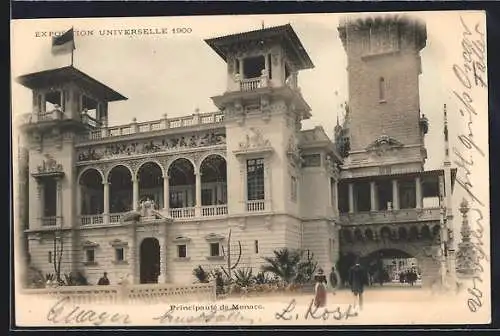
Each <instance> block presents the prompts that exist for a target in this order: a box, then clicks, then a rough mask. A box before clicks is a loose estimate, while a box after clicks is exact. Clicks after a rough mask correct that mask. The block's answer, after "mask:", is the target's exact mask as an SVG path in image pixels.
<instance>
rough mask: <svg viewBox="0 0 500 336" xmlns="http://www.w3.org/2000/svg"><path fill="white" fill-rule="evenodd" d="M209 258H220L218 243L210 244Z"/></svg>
mask: <svg viewBox="0 0 500 336" xmlns="http://www.w3.org/2000/svg"><path fill="white" fill-rule="evenodd" d="M210 256H211V257H218V256H220V244H219V243H211V244H210Z"/></svg>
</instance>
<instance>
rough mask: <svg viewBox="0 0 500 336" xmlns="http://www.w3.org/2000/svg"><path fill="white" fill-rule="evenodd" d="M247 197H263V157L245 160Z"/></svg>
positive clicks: (251, 199)
mask: <svg viewBox="0 0 500 336" xmlns="http://www.w3.org/2000/svg"><path fill="white" fill-rule="evenodd" d="M247 199H248V201H256V200H263V199H264V159H252V160H247Z"/></svg>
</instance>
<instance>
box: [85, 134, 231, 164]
mask: <svg viewBox="0 0 500 336" xmlns="http://www.w3.org/2000/svg"><path fill="white" fill-rule="evenodd" d="M225 144H226V134H224V133H216V132H207V133H200V134H193V135H192V136H190V137H189V136H178V137H166V138H157V139H149V140H141V141H130V142H119V143H112V144H108V145H102V146H92V147H86V148H81V149H80V150H79V151H78V154H77V157H78V161H80V162H82V161H95V160H103V159H115V158H124V157H130V156H133V155H140V154H152V153H161V152H173V151H178V150H186V149H192V148H200V147H208V146H216V145H225Z"/></svg>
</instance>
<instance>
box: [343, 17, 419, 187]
mask: <svg viewBox="0 0 500 336" xmlns="http://www.w3.org/2000/svg"><path fill="white" fill-rule="evenodd" d="M338 31H339V34H340V38H341V40H342V43H343V45H344V48H345V50H346V53H347V60H348V66H347V72H348V82H349V120H348V125H346V126H347V127H348V128H349V139H348V141H349V153H348V156H347V158H346V160H345V164H344V169H345V170H346V174H347V176H351V177H355V176H362V175H376V174H390V173H395V172H410V171H412V172H418V171H422V170H423V165H424V163H425V160H426V157H427V154H426V150H425V148H424V135H425V134H426V133H427V128H428V125H427V119H425V116H423V115H421V113H420V102H419V76H420V74H421V72H422V70H421V59H420V50H422V48H424V47H425V44H426V38H427V34H426V27H425V24H424V23H422V22H418V21H416V20H414V19H410V18H407V17H404V16H400V15H387V16H375V17H371V18H366V17H363V18H357V17H349V18H347V19H345V20H343V21H342V22H341V24H340V25H339V28H338Z"/></svg>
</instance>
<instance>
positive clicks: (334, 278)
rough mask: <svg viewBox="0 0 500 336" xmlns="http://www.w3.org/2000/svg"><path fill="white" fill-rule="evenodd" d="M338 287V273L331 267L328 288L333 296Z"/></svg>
mask: <svg viewBox="0 0 500 336" xmlns="http://www.w3.org/2000/svg"><path fill="white" fill-rule="evenodd" d="M339 285H340V275H339V272H337V270H336V269H335V266H332V271H331V273H330V287H331V289H332V293H333V295H335V292H336V291H337V289H338V287H339Z"/></svg>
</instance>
